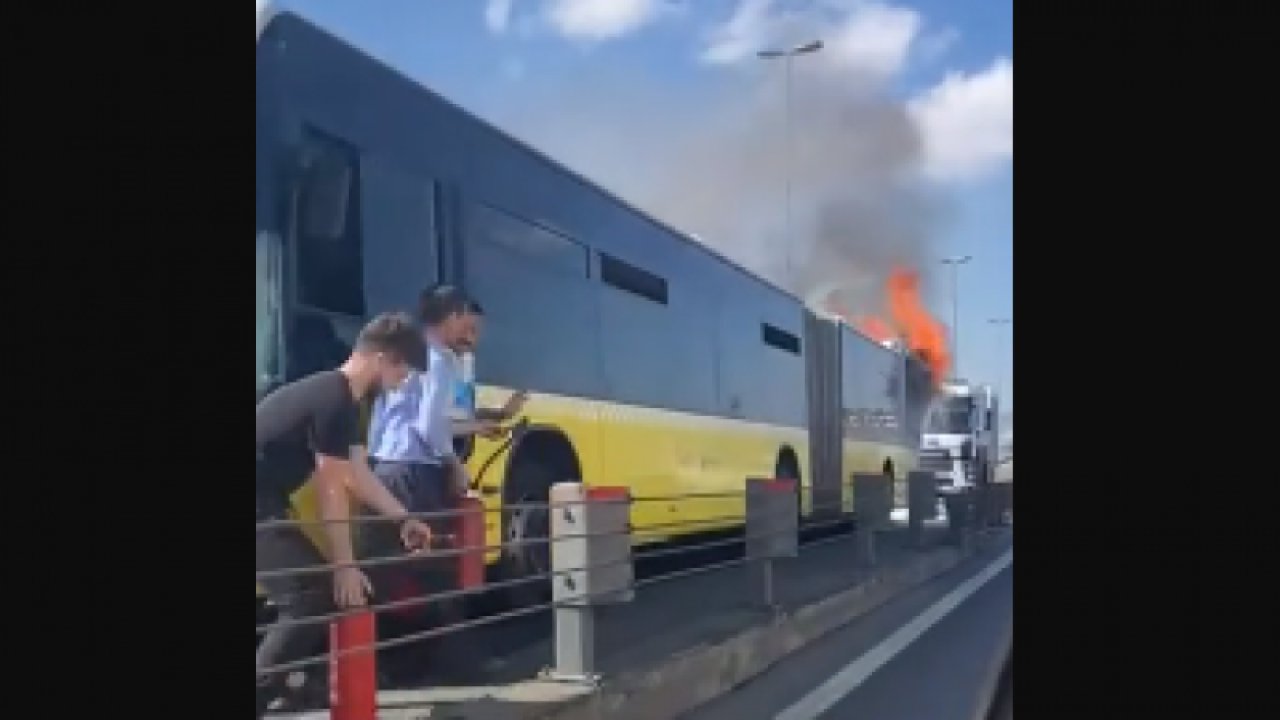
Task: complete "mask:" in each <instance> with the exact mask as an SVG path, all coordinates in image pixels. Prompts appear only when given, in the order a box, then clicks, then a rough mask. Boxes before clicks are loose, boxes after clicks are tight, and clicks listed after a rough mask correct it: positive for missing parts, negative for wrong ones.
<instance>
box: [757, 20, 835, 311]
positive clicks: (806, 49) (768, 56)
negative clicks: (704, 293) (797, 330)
mask: <svg viewBox="0 0 1280 720" xmlns="http://www.w3.org/2000/svg"><path fill="white" fill-rule="evenodd" d="M821 49H822V41H821V40H814V41H812V42H807V43H804V44H802V45H795V46H792V47H789V48H781V49H773V50H761V51H759V52H757V53H756V56H757V57H759V58H760V59H762V60H777V59H781V60H782V63H783V65H784V67H785V73H786V87H785V88H784V90H783V92H784V94H785V96H786V99H785V100H784V103H785V105H786V109H785V114H786V126H787V127H786V133H787V168H786V171H785V172H784V173H783V174H784V175H785V179H786V203H787V207H786V213H787V245H786V248H785V253H784V254H785V257H786V272H787V280H788V281H789V282H790V283H791V284H792V285H794V284H795V274H794V272H793V269H792V266H791V246H792V244H793V243H794V238H793V237H792V235H793V233H794V230H793V228H792V225H791V214H792V210H791V155H792V148H791V142H792V136H791V61H792V59H794V58H795V57H797V56H799V55H807V54H809V53H815V52H817V51H819V50H821ZM793 289H794V288H793Z"/></svg>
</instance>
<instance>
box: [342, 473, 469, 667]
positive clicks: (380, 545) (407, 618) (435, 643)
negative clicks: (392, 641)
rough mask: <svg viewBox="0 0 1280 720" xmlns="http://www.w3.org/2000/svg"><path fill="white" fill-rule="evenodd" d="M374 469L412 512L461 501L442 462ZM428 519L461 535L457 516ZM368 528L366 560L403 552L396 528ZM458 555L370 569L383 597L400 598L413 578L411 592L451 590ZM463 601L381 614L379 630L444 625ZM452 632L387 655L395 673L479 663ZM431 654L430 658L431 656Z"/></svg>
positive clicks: (389, 632) (441, 532)
mask: <svg viewBox="0 0 1280 720" xmlns="http://www.w3.org/2000/svg"><path fill="white" fill-rule="evenodd" d="M373 472H374V474H375V475H377V477H378V479H379V480H381V481H382V483H383V485H385V486H386V488H387V489H388V490H389V491H390V492H391V494H392V495H394V496H395V498H396V499H397V500H399V501H400V503H401V504H402V505H404V506H405V508H406V509H407V510H408V511H409V512H413V513H432V512H443V511H449V510H453V509H455V508H456V507H457V501H456V499H455V496H454V493H453V491H452V489H451V483H450V477H449V470H448V469H447V468H445V467H442V466H439V465H429V464H425V463H407V462H392V461H377V460H375V461H374V464H373ZM423 520H424V522H426V523H427V525H429V526H430V527H431V530H432V532H433V533H434V534H436V536H437V537H443V536H446V535H453V534H456V533H457V531H458V530H457V521H456V519H455V518H454V517H452V516H449V517H426V518H423ZM378 526H379V524H378V523H375V524H374V525H373V526H366V528H365V529H366V530H369V531H371V532H369V533H368V534H367V535H366V536H364V537H363V539H362V541H361V548H362V550H361V555H362V556H363V557H366V558H373V557H394V556H398V555H403V553H404V550H403V548H402V546H401V545H400V539H399V535H398V533H396V532H393V530H394V528H385V527H378ZM434 545H435V547H437V548H447V547H451V546H452V543H435V544H434ZM457 567H458V560H457V557H455V556H453V555H446V556H444V557H430V556H428V557H424V558H421V559H417V560H408V561H404V562H397V563H390V564H384V565H379V566H377V567H374V568H370V572H369V579H370V581H371V582H372V583H373V586H374V593H375V594H376V595H377V596H378V598H379V600H380V601H384V602H385V601H387V600H394V599H401V598H400V595H402V594H403V590H402V588H403V587H404V585H403V583H404V582H405V580H406V579H408V580H409V581H411V582H412V588H413V595H414V596H420V595H422V594H426V595H431V594H435V593H440V592H447V591H449V590H453V589H455V588H456V587H457ZM464 605H465V603H463V602H462V601H460V600H457V599H450V600H443V601H435V602H430V603H428V604H425V605H423V606H417V610H416V611H414V612H409V613H394V612H392V613H386V614H382V615H379V618H378V631H379V635H380V636H381V637H383V638H392V637H403V636H405V635H409V634H413V633H417V632H420V631H422V630H423V629H425V628H428V627H441V626H445V625H451V624H454V623H457V622H460V621H461V620H462V619H464V617H463V616H464V613H463V608H464ZM450 640H451V636H450V635H443V636H438V637H437V638H435V639H433V640H432V641H426V642H416V643H412V644H406V645H402V646H399V647H398V648H395V651H394V652H391V653H383V654H382V657H383V659H384V660H386V661H388V666H389V668H395V670H394V671H391V673H390V674H392V675H403V676H404V677H405V678H406V679H410V678H413V679H420V678H421V674H422V672H423V671H424V669H435V670H438V671H444V672H446V673H449V672H451V671H457V670H462V669H464V668H465V667H467V666H473V665H475V664H477V663H478V657H477V654H476V650H477V649H476V648H472V647H470V646H469V644H465V643H456V642H451V641H450ZM428 656H431V657H428Z"/></svg>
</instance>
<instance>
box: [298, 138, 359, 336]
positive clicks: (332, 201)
mask: <svg viewBox="0 0 1280 720" xmlns="http://www.w3.org/2000/svg"><path fill="white" fill-rule="evenodd" d="M306 151H307V158H306V166H305V169H304V171H303V179H302V184H301V192H300V193H299V207H298V215H297V218H296V221H297V228H296V229H297V233H296V236H297V241H298V248H297V263H298V302H299V303H300V304H301V305H303V306H306V307H310V308H315V309H317V310H323V311H325V312H328V313H336V314H339V315H346V316H351V317H363V316H364V314H365V313H364V311H365V301H364V283H363V276H364V273H363V268H364V262H363V260H364V258H363V253H362V252H361V237H360V205H359V200H358V198H359V195H358V193H357V192H356V188H357V187H358V186H359V176H358V172H359V171H358V164H357V154H356V151H355V149H354V148H352V147H350V146H349V145H346V144H345V143H342V142H340V141H338V140H335V139H333V138H329V137H326V136H324V135H321V134H320V133H317V132H309V133H308V135H307V139H306Z"/></svg>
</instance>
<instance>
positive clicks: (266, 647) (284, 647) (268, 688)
mask: <svg viewBox="0 0 1280 720" xmlns="http://www.w3.org/2000/svg"><path fill="white" fill-rule="evenodd" d="M270 519H279V518H272V517H259V522H262V521H264V520H270ZM257 555H258V558H257V561H258V562H257V565H258V566H257V570H258V572H269V571H273V570H288V569H294V568H306V567H315V566H319V565H324V564H326V561H325V559H324V557H323V556H322V555H321V554H320V551H319V550H317V549H316V547H315V546H314V545H312V544H311V541H310V540H308V539H307V537H306V536H305V535H303V533H302V531H301V530H299V529H298V528H296V527H292V526H288V527H274V528H270V529H266V530H260V531H259V532H258V538H257ZM332 577H333V576H332V574H331V573H329V572H327V571H318V572H309V573H302V574H293V573H291V574H288V575H283V576H279V577H271V578H267V579H264V580H262V581H260V584H261V585H262V588H263V590H265V591H266V594H267V598H268V599H270V600H271V602H272V603H273V604H274V605H275V607H276V609H277V611H278V613H279V617H278V622H277V624H276V625H274V626H272V628H271V629H270V630H268V631H267V633H266V635H265V636H264V637H263V638H262V643H261V644H260V645H259V646H258V657H257V671H258V715H259V717H261V716H262V714H263V713H264V712H266V709H267V705H268V704H270V703H271V701H272V700H274V699H275V698H276V697H277V696H278V695H279V694H280V692H281V691H282V690H283V689H284V681H285V677H286V676H287V675H288V673H287V672H283V673H271V674H267V675H264V674H263V672H262V671H263V670H265V669H268V668H270V667H272V666H275V665H280V664H283V663H288V662H292V661H295V660H302V659H304V658H308V657H313V656H316V655H319V654H321V653H323V652H324V649H325V642H326V638H327V636H328V632H329V626H328V624H327V623H323V622H317V623H310V624H305V625H289V624H287V623H289V622H290V621H294V620H303V619H306V618H313V617H316V616H318V615H327V614H329V613H332V612H334V611H335V610H336V607H335V605H334V601H333V581H332ZM281 623H285V624H281ZM318 667H319V668H320V669H321V670H323V667H324V666H323V665H319V666H318ZM306 670H307V671H308V673H314V672H315V671H316V668H306Z"/></svg>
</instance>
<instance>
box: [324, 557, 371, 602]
mask: <svg viewBox="0 0 1280 720" xmlns="http://www.w3.org/2000/svg"><path fill="white" fill-rule="evenodd" d="M372 594H373V586H372V585H370V584H369V578H368V577H366V576H365V574H364V572H363V571H361V570H360V568H358V567H351V566H347V567H340V568H338V569H337V570H334V571H333V600H334V602H336V603H337V604H338V607H340V608H344V609H345V608H353V607H363V606H364V604H365V599H366V598H367V597H369V596H370V595H372Z"/></svg>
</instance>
